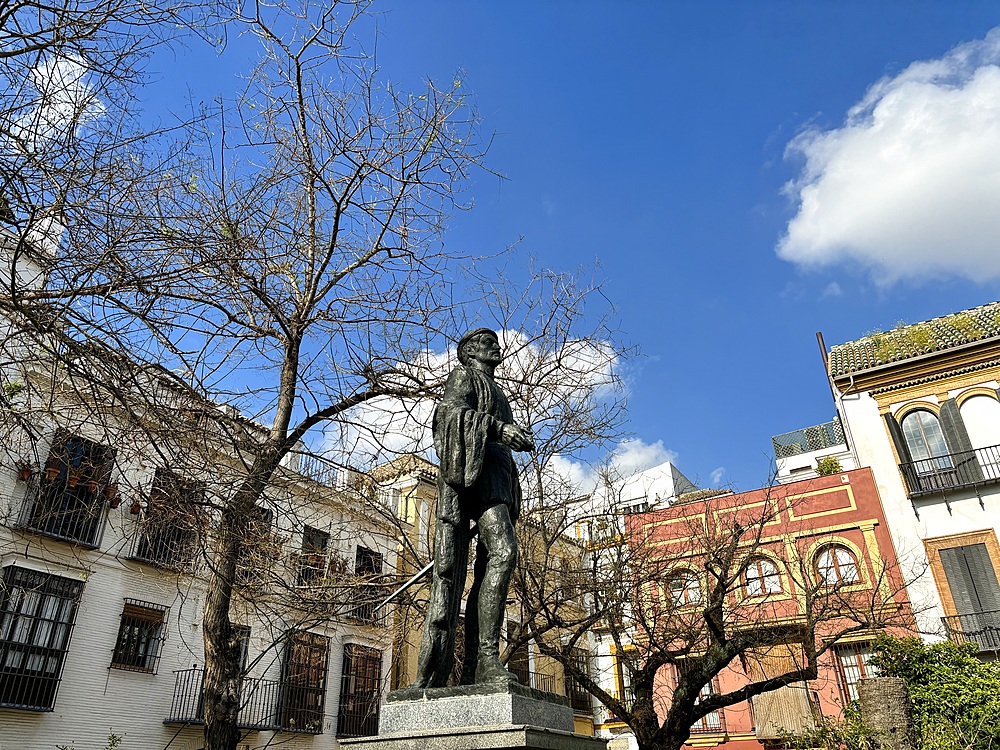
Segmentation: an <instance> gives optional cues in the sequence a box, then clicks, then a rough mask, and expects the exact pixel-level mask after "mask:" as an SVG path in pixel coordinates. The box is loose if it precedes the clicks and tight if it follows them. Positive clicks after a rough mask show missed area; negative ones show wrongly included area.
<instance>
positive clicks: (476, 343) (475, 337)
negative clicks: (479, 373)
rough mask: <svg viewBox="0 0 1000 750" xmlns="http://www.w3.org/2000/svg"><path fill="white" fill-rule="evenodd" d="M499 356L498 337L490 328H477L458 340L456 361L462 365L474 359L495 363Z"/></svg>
mask: <svg viewBox="0 0 1000 750" xmlns="http://www.w3.org/2000/svg"><path fill="white" fill-rule="evenodd" d="M500 358H501V353H500V339H499V337H498V336H497V334H496V331H494V330H493V329H492V328H477V329H476V330H474V331H469V332H468V333H467V334H465V335H464V336H462V338H460V339H459V340H458V361H459V362H461V363H462V364H463V365H468V364H470V363H471V362H472V360H474V359H477V360H480V361H483V362H487V363H489V364H494V365H496V364H499V363H500Z"/></svg>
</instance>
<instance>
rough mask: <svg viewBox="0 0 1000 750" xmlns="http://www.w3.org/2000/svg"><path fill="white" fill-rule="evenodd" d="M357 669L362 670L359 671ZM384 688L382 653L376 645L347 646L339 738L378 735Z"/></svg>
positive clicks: (342, 683)
mask: <svg viewBox="0 0 1000 750" xmlns="http://www.w3.org/2000/svg"><path fill="white" fill-rule="evenodd" d="M357 666H360V667H361V669H360V670H359V669H355V667H357ZM381 686H382V652H381V651H380V650H378V649H377V648H374V647H372V646H363V645H361V644H359V643H345V644H344V662H343V669H342V673H341V680H340V702H339V707H338V711H337V737H338V738H340V737H372V736H374V735H376V734H378V717H379V706H380V703H381ZM352 724H353V725H352Z"/></svg>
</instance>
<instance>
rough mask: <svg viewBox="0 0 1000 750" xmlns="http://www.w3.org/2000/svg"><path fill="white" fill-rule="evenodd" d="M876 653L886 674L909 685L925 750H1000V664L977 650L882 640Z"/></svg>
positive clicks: (968, 645) (916, 640) (966, 646)
mask: <svg viewBox="0 0 1000 750" xmlns="http://www.w3.org/2000/svg"><path fill="white" fill-rule="evenodd" d="M874 650H875V655H874V656H873V657H872V665H873V666H875V667H876V668H878V669H879V671H880V673H881V674H884V675H888V676H891V677H902V678H903V680H905V681H906V687H907V689H908V690H909V692H910V700H911V701H912V703H913V711H914V722H915V724H916V726H917V732H918V733H919V735H920V738H921V747H922V748H923V750H992V749H994V748H1000V664H998V663H997V662H982V661H980V660H979V658H978V657H977V656H976V654H977V651H978V650H977V648H976V646H975V644H971V643H965V644H957V643H952V642H951V641H944V642H941V643H934V644H930V645H927V644H925V643H923V642H921V641H920V639H919V638H890V637H888V636H881V637H880V638H879V639H878V640H877V641H876V642H875V649H874Z"/></svg>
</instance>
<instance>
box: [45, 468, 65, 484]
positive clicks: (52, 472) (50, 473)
mask: <svg viewBox="0 0 1000 750" xmlns="http://www.w3.org/2000/svg"><path fill="white" fill-rule="evenodd" d="M61 471H62V470H61V469H60V468H59V467H58V466H50V467H49V468H47V469H46V470H45V476H46V477H47V478H48V480H49V481H50V482H54V481H56V477H58V476H59V473H60V472H61Z"/></svg>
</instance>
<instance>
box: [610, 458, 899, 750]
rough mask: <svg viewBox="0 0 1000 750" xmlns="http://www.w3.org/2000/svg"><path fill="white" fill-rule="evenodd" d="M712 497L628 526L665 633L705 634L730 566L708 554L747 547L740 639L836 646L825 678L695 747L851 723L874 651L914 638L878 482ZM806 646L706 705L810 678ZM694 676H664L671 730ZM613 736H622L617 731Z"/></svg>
mask: <svg viewBox="0 0 1000 750" xmlns="http://www.w3.org/2000/svg"><path fill="white" fill-rule="evenodd" d="M699 494H700V495H701V498H699ZM704 494H705V493H692V494H691V495H689V496H687V497H686V498H682V500H681V502H678V503H676V504H674V505H672V506H670V507H668V508H664V509H662V510H656V511H651V512H647V513H641V514H636V515H634V516H631V517H630V518H629V519H628V521H629V523H628V526H627V529H628V536H629V542H630V544H631V545H641V546H643V548H644V549H645V550H646V552H647V556H646V558H645V560H647V561H648V570H649V571H650V576H649V577H650V580H649V582H648V589H647V590H646V591H645V592H644V594H643V595H644V597H645V601H646V602H647V606H649V607H651V608H653V609H655V608H657V607H660V608H661V609H662V610H663V611H664V612H668V613H669V614H668V616H667V617H664V619H663V622H664V627H665V630H669V628H677V623H678V621H682V620H683V619H684V618H685V617H689V618H691V619H690V622H691V623H692V627H696V626H697V623H698V618H699V617H702V619H703V617H704V616H703V611H704V609H705V604H704V602H705V601H707V600H708V598H710V596H711V594H712V586H713V581H716V582H717V580H718V570H717V567H713V566H717V565H718V563H715V562H709V559H710V555H706V551H707V550H709V549H710V548H712V546H713V545H716V546H720V547H722V546H724V545H725V544H727V542H728V540H730V539H737V538H739V539H740V541H739V544H735V545H733V549H737V550H738V551H737V553H736V554H735V555H733V563H732V564H733V565H734V566H736V567H735V568H734V570H739V574H738V576H732V582H731V583H730V584H729V588H728V589H726V594H725V595H726V605H725V609H724V612H725V621H726V627H727V628H728V629H730V632H737V631H739V630H740V629H741V628H742V629H749V628H773V629H774V632H788V633H794V634H800V633H802V632H809V633H810V634H811V635H810V636H808V642H809V643H815V644H817V647H820V646H822V644H825V643H830V642H832V643H833V644H834V645H833V646H832V647H830V648H829V649H827V650H825V651H823V653H821V654H819V655H817V656H816V658H815V664H816V668H817V672H818V676H817V677H816V679H811V680H807V681H797V682H793V683H791V684H789V685H786V686H784V687H781V688H779V689H777V690H774V691H772V692H768V693H764V694H761V695H759V696H757V697H755V698H753V699H751V700H750V701H745V702H741V703H737V704H734V705H732V706H729V707H726V708H723V709H720V710H719V711H716V712H713V713H712V714H709V715H708V716H706V717H704V718H703V719H701V720H699V721H698V722H696V723H695V725H694V726H693V727H692V736H691V739H690V740H689V742H688V747H692V748H694V747H712V746H724V747H726V748H731V749H732V750H759V749H760V748H763V747H768V746H773V745H774V743H775V741H776V740H777V738H778V736H779V734H780V732H781V731H782V730H785V731H793V732H795V731H801V730H803V729H806V728H809V727H811V726H813V725H814V723H815V721H816V719H817V718H818V716H819V715H820V714H823V715H827V716H834V717H836V716H840V715H841V713H842V711H843V708H844V706H845V705H846V704H847V703H848V702H849V701H851V700H852V699H854V698H856V697H857V684H858V681H859V680H860V679H861V678H863V677H865V676H868V675H869V674H870V671H871V670H870V667H869V666H868V657H869V655H870V646H871V642H872V640H873V639H874V638H875V637H876V635H877V634H878V632H880V631H881V630H889V631H892V632H894V633H896V634H900V633H906V632H908V630H909V628H912V612H911V609H910V606H909V601H908V599H907V597H906V593H905V586H904V581H903V580H902V579H901V576H900V573H899V565H898V561H897V558H896V552H895V550H894V548H893V544H892V541H891V539H890V536H889V532H888V529H887V527H886V519H885V514H884V511H883V508H882V503H881V501H880V499H879V495H878V490H877V489H876V486H875V483H874V481H873V478H872V474H871V472H870V471H869V470H868V469H858V470H854V471H846V472H841V473H836V474H833V475H831V476H825V477H817V478H812V479H808V480H804V481H800V482H793V483H789V484H785V485H779V486H775V487H770V488H766V489H761V490H755V491H752V492H744V493H739V494H725V495H716V496H713V497H704ZM692 497H693V498H694V499H690V500H689V501H687V502H685V500H687V499H688V498H692ZM741 535H742V536H741ZM713 571H714V572H713ZM712 576H715V578H714V579H713V578H712ZM656 621H657V620H656V618H655V617H648V618H646V622H647V623H652V624H650V625H648V626H647V627H648V628H649V630H650V632H649V633H646V634H644V633H641V632H640V633H637V634H636V636H635V648H636V651H637V652H638V653H640V654H641V652H642V650H643V648H653V646H650V645H649V644H650V643H652V642H653V641H655V640H656V634H655V633H653V632H652V630H653V629H655V628H656V627H657V625H656V624H655V623H656ZM668 622H669V626H667V623H668ZM807 627H808V628H809V629H808V631H807V630H806V628H807ZM678 632H680V631H678ZM670 637H672V636H667V637H665V638H664V639H662V640H661V641H660V644H661V645H660V646H659V647H663V644H664V643H669V642H670V641H669V638H670ZM802 638H803V637H802V636H800V635H796V636H794V637H789V639H788V642H787V643H777V644H771V645H769V646H768V647H767V648H760V649H756V650H754V651H752V652H748V653H746V654H744V655H743V656H742V657H741V658H739V659H737V660H735V661H734V662H732V663H731V664H730V665H729V666H728V667H727V668H726V669H724V670H723V671H722V672H720V673H719V674H718V676H717V677H716V678H715V679H714V680H713V681H712V683H711V684H710V685H706V686H705V687H704V688H703V690H702V695H703V696H708V695H710V694H711V693H713V692H714V693H729V692H731V691H733V690H734V689H738V688H740V687H742V686H744V685H746V684H747V683H748V682H754V681H759V680H762V679H770V678H773V677H776V676H778V675H781V674H785V673H787V672H790V671H793V670H795V669H799V668H802V666H803V665H804V664H806V663H807V662H808V661H809V658H810V657H809V655H808V653H809V648H806V647H805V646H804V645H803V644H804V642H805V641H804V640H802ZM779 640H780V639H779ZM817 650H819V648H817ZM692 653H693V654H696V653H697V646H696V647H695V649H694V650H693V651H692ZM640 658H641V657H640ZM683 669H684V661H683V660H680V661H677V662H676V663H674V664H668V665H667V666H665V667H663V668H661V669H660V670H659V672H658V673H657V681H656V690H655V698H656V703H657V711H658V713H659V714H660V715H661V720H662V717H663V716H664V715H665V713H666V711H667V709H668V708H669V706H670V701H671V694H672V691H673V686H674V684H675V683H676V680H677V677H678V672H679V670H683ZM626 672H627V670H622V669H620V668H616V679H617V681H618V685H617V686H616V687H617V689H618V691H619V695H625V694H626V693H627V686H626V685H625V684H624V681H625V680H626V679H627V678H626V677H625V673H626ZM603 728H604V729H608V730H612V731H613V730H614V729H615V727H614V724H613V723H611V722H609V723H608V724H606V725H605V726H604V727H603Z"/></svg>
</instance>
